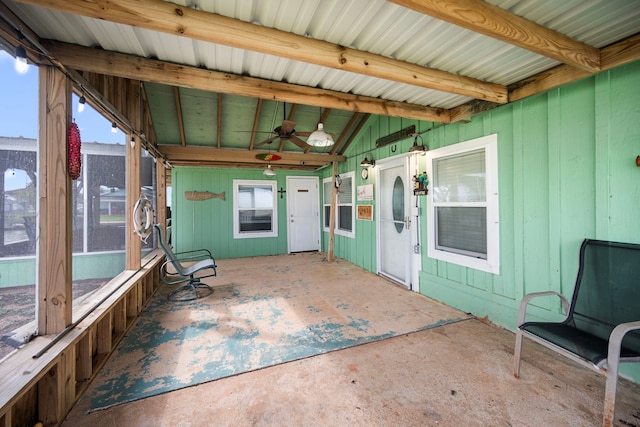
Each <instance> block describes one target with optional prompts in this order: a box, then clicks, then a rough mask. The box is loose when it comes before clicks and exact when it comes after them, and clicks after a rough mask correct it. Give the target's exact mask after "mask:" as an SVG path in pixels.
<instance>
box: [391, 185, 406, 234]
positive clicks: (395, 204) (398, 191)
mask: <svg viewBox="0 0 640 427" xmlns="http://www.w3.org/2000/svg"><path fill="white" fill-rule="evenodd" d="M391 205H392V206H391V209H392V214H393V220H394V221H398V222H396V223H395V224H394V225H395V227H396V231H397V232H398V233H402V229H403V228H404V183H403V182H402V178H400V177H399V176H397V177H396V180H395V181H394V183H393V193H392V194H391Z"/></svg>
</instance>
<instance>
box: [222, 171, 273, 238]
mask: <svg viewBox="0 0 640 427" xmlns="http://www.w3.org/2000/svg"><path fill="white" fill-rule="evenodd" d="M276 184H277V183H276V182H275V181H266V180H242V179H234V180H233V238H234V239H255V238H263V237H278V201H277V198H276V195H277V194H276V193H277V185H276ZM241 185H242V186H260V187H271V193H272V201H271V205H272V207H271V209H272V211H273V214H272V215H271V231H242V232H241V231H240V215H239V212H240V207H239V206H238V201H239V197H238V195H239V194H238V191H239V188H240V186H241ZM256 209H259V210H267V209H268V208H256Z"/></svg>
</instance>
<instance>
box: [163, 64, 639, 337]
mask: <svg viewBox="0 0 640 427" xmlns="http://www.w3.org/2000/svg"><path fill="white" fill-rule="evenodd" d="M638 99H640V62H635V63H633V64H629V65H626V66H624V67H620V68H617V69H614V70H611V71H607V72H603V73H600V74H599V75H597V76H594V77H591V78H587V79H584V80H581V81H578V82H575V83H573V84H571V85H567V86H564V87H561V88H558V89H554V90H551V91H549V92H546V93H543V94H539V95H536V96H533V97H530V98H527V99H524V100H522V101H518V102H515V103H513V104H509V105H505V106H502V107H499V108H496V109H494V110H491V111H488V112H486V113H484V114H481V115H478V116H475V117H473V119H472V121H471V122H470V123H453V124H450V125H445V126H441V125H435V126H434V124H433V123H430V122H427V121H424V122H417V121H411V120H406V119H399V118H390V117H375V116H372V117H371V118H370V119H369V120H368V122H367V123H366V125H365V126H364V127H363V129H362V130H361V131H360V133H359V135H358V136H357V137H356V138H355V139H354V141H353V142H352V143H351V144H350V146H349V148H348V150H347V152H346V153H345V155H346V156H347V157H348V160H347V161H346V162H344V163H341V164H340V165H339V167H338V170H339V173H346V172H355V174H354V177H355V185H356V186H358V185H363V184H365V183H367V184H373V185H374V186H376V185H377V183H376V182H375V179H374V177H373V176H375V174H371V175H373V176H372V177H370V178H369V179H368V180H367V181H364V180H362V179H361V178H360V174H359V171H360V166H359V163H360V161H361V160H362V159H363V158H364V155H365V154H366V155H367V156H368V157H369V158H374V159H375V160H376V161H379V160H380V159H384V158H387V157H392V156H395V155H398V154H401V153H405V152H406V151H407V150H408V149H409V147H410V146H411V144H412V142H413V139H412V138H406V139H405V140H402V141H397V142H395V143H392V144H388V145H385V146H383V147H380V148H376V147H375V141H376V140H377V139H378V138H380V137H383V136H385V135H389V134H390V133H393V132H397V131H399V130H400V129H402V128H405V127H407V126H409V125H411V124H415V126H416V129H417V130H418V131H419V132H421V131H426V130H429V131H428V132H426V133H424V134H423V139H424V142H425V144H427V145H428V146H429V148H430V149H432V150H433V149H436V148H439V147H444V146H448V145H452V144H457V143H459V142H462V141H466V140H470V139H474V138H478V137H482V136H485V135H490V134H493V133H496V134H498V168H499V169H498V174H499V192H500V194H499V200H500V249H501V250H500V252H501V257H500V274H498V275H493V274H489V273H485V272H481V271H476V270H473V269H468V268H465V267H460V266H458V265H454V264H450V263H447V262H442V261H436V260H434V259H431V258H429V257H428V254H427V251H426V239H427V237H428V236H427V232H426V224H427V219H428V218H427V216H426V209H425V207H426V200H425V198H421V199H420V201H419V203H420V207H421V208H422V215H421V217H420V218H419V221H420V224H421V233H420V238H421V244H422V255H421V256H422V268H421V271H420V273H419V277H420V290H421V292H422V293H424V294H425V295H427V296H431V297H434V298H436V299H439V300H441V301H443V302H445V303H447V304H450V305H452V306H455V307H458V308H460V309H462V310H465V311H469V312H472V313H473V314H476V315H478V316H481V317H484V316H488V317H489V319H490V320H492V321H493V322H495V323H498V324H500V325H503V326H506V327H509V328H512V329H513V328H514V327H515V322H516V315H517V310H518V305H519V302H520V299H521V298H522V296H523V295H524V294H525V293H528V292H533V291H542V290H549V289H550V290H558V291H561V292H563V293H565V294H566V295H570V294H571V292H572V290H573V284H574V281H575V275H576V270H577V263H578V259H577V257H578V248H579V245H580V242H581V241H582V239H584V238H585V237H590V238H600V239H611V240H620V241H628V242H639V243H640V227H638V225H637V219H636V218H637V215H638V212H640V169H639V168H637V167H636V166H635V157H636V156H637V155H639V154H640V125H639V123H640V108H638V101H637V100H638ZM430 129H432V130H430ZM173 174H174V175H173V179H174V181H173V186H174V192H173V195H174V196H173V197H174V200H173V202H174V207H175V212H174V224H175V225H174V227H175V234H174V236H175V237H176V238H177V239H176V240H175V241H174V243H176V245H177V249H178V250H188V249H192V248H196V247H198V246H203V247H209V248H211V249H212V250H213V251H214V253H215V254H217V256H219V257H238V256H253V255H266V254H277V253H286V250H287V243H286V236H285V233H286V224H285V223H283V222H282V221H284V219H285V218H284V215H283V212H285V211H286V205H285V200H281V199H278V203H279V205H278V209H279V210H280V215H279V218H280V224H279V230H280V235H279V237H278V238H275V239H259V240H260V241H252V240H242V241H238V240H233V238H232V218H231V212H232V202H231V192H232V180H233V179H234V178H242V179H263V177H262V174H261V171H259V170H256V171H250V170H237V169H233V170H230V169H229V170H227V169H207V168H176V169H174V171H173ZM314 175H316V176H318V177H319V179H320V182H321V180H322V179H323V178H326V177H329V176H330V175H331V168H330V167H327V168H323V169H321V170H319V171H318V172H317V173H315V174H314ZM276 179H277V180H278V188H280V187H284V186H285V173H279V174H278V176H277V178H276ZM185 190H207V191H212V192H215V193H219V192H222V191H225V192H226V194H227V201H225V202H221V201H220V200H209V201H204V202H195V203H194V202H187V201H185V200H184V197H183V193H184V191H185ZM321 197H322V195H321ZM355 203H356V206H357V205H358V204H373V205H374V212H375V206H376V201H375V200H374V201H372V202H358V201H356V202H355ZM322 214H323V212H321V215H322ZM375 219H376V218H375V214H374V221H372V222H369V221H361V220H356V223H355V238H348V237H344V236H340V235H336V236H335V246H334V253H335V255H336V256H337V257H339V258H343V259H345V260H347V261H350V262H352V263H354V264H357V265H359V266H361V267H362V268H364V269H366V270H369V271H373V272H376V271H377V267H376V253H377V252H376V244H377V239H376V232H377V227H376V221H375ZM194 224H195V230H196V231H195V232H194V229H193V227H194ZM321 235H322V242H321V247H322V249H323V250H324V251H327V250H328V233H326V232H322V233H321ZM559 310H560V308H559V304H558V303H557V302H554V301H542V302H540V303H539V305H538V306H537V307H534V308H533V311H534V313H535V314H536V315H537V316H539V317H553V316H557V315H558V313H559Z"/></svg>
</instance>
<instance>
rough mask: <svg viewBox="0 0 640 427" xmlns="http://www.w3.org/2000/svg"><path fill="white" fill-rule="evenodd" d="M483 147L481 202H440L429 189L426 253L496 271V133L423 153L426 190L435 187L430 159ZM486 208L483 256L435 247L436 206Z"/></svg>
mask: <svg viewBox="0 0 640 427" xmlns="http://www.w3.org/2000/svg"><path fill="white" fill-rule="evenodd" d="M482 149H484V150H485V171H486V176H485V185H486V188H485V191H486V194H485V196H486V197H485V201H483V202H446V203H445V202H440V203H435V202H434V201H433V195H432V192H430V194H429V196H428V197H427V233H428V236H427V255H428V256H429V257H430V258H435V259H438V260H441V261H446V262H450V263H453V264H458V265H461V266H464V267H469V268H473V269H476V270H481V271H486V272H488V273H493V274H500V222H499V205H498V135H497V134H492V135H488V136H484V137H481V138H476V139H472V140H469V141H465V142H461V143H458V144H454V145H450V146H447V147H443V148H438V149H435V150H432V151H428V152H427V158H426V160H427V174H428V176H429V178H430V179H431V181H432V182H431V184H430V185H429V187H430V190H431V189H432V188H434V187H435V186H437V182H435V181H434V180H435V178H436V177H434V175H433V163H434V160H437V159H440V158H443V157H449V156H454V155H460V154H463V153H466V152H470V151H478V150H482ZM440 206H450V207H456V206H458V207H464V206H471V207H486V213H487V224H486V227H487V259H481V258H477V257H474V256H470V255H464V254H460V253H454V252H450V251H445V250H441V249H436V215H435V212H436V208H437V207H440Z"/></svg>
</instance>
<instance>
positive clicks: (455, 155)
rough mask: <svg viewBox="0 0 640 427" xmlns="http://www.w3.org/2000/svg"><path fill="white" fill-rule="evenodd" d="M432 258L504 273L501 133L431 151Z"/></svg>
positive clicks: (430, 235) (429, 167)
mask: <svg viewBox="0 0 640 427" xmlns="http://www.w3.org/2000/svg"><path fill="white" fill-rule="evenodd" d="M427 156H428V157H427V169H428V173H429V176H431V189H430V190H431V191H430V197H429V198H428V199H427V207H428V212H429V216H428V223H427V226H428V239H429V242H428V250H429V256H430V257H432V258H436V259H440V260H444V261H448V262H452V263H456V264H460V265H464V266H467V267H471V268H476V269H479V270H483V271H488V272H492V273H498V272H499V269H500V268H499V259H500V256H499V222H498V167H497V166H498V164H497V135H489V136H487V137H483V138H478V139H474V140H471V141H467V142H463V143H459V144H455V145H452V146H448V147H444V148H441V149H437V150H433V151H430V152H428V153H427Z"/></svg>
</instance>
